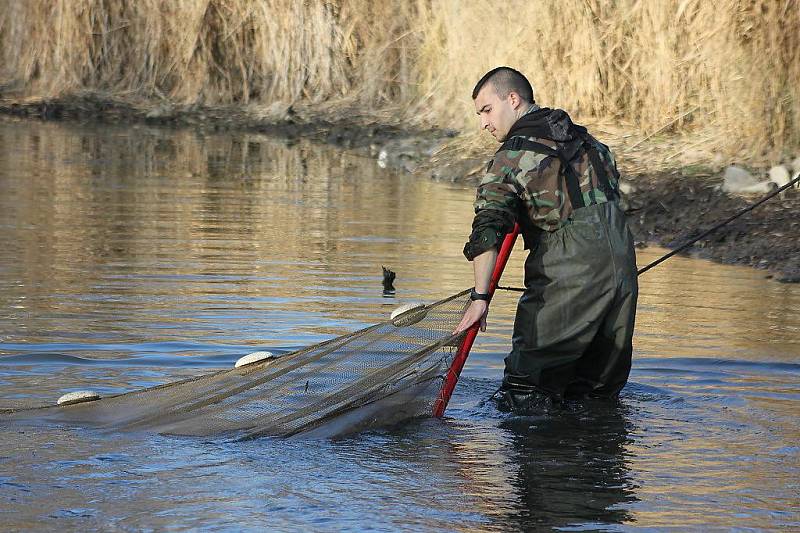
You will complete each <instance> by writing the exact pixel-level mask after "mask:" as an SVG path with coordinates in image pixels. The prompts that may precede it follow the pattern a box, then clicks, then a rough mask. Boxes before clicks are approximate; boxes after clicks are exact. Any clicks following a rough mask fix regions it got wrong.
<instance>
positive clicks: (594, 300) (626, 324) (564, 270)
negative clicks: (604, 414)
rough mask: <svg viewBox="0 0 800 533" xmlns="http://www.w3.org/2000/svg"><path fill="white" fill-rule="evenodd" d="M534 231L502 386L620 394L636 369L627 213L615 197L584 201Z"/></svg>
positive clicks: (516, 390)
mask: <svg viewBox="0 0 800 533" xmlns="http://www.w3.org/2000/svg"><path fill="white" fill-rule="evenodd" d="M535 239H536V246H535V248H533V249H532V250H531V252H530V254H529V255H528V258H527V260H526V261H525V292H524V293H523V295H522V297H521V298H520V300H519V305H518V307H517V315H516V319H515V322H514V337H513V341H512V349H511V354H510V355H509V356H508V357H506V360H505V362H506V370H505V377H504V379H503V389H504V390H505V391H506V392H507V393H509V394H510V395H511V396H512V397H513V396H515V395H518V394H521V395H522V396H525V395H527V394H531V393H535V392H543V393H546V394H547V395H548V396H551V397H556V398H559V399H569V398H581V397H600V398H614V397H616V396H617V395H618V394H619V391H620V390H621V389H622V387H623V386H624V385H625V383H626V381H627V380H628V374H629V373H630V369H631V354H632V351H633V348H632V338H633V326H634V319H635V317H636V299H637V296H638V291H639V289H638V284H637V274H636V254H635V252H634V247H633V239H632V237H631V234H630V231H629V230H628V227H627V224H626V223H625V215H624V214H623V213H622V211H621V210H620V208H619V207H618V206H617V204H616V203H613V202H607V203H602V204H596V205H591V206H587V207H583V208H581V209H578V210H576V211H575V212H574V213H573V217H572V220H571V222H570V223H568V224H566V225H565V226H563V227H562V228H560V229H558V230H556V231H554V232H542V233H541V234H540V235H538V236H536V237H535ZM510 399H511V398H510ZM511 403H512V405H513V404H515V403H517V402H514V401H513V400H512V402H511Z"/></svg>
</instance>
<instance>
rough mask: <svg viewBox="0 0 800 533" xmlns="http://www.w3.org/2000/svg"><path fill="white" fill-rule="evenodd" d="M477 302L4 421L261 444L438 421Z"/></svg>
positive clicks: (427, 309) (463, 297)
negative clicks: (469, 312)
mask: <svg viewBox="0 0 800 533" xmlns="http://www.w3.org/2000/svg"><path fill="white" fill-rule="evenodd" d="M469 301H470V300H469V291H463V292H460V293H458V294H455V295H453V296H451V297H449V298H446V299H443V300H440V301H438V302H436V303H433V304H430V305H421V306H418V307H415V308H412V309H410V310H408V311H406V312H403V313H401V314H399V315H398V316H396V317H394V318H392V319H391V320H388V321H385V322H381V323H379V324H375V325H373V326H370V327H367V328H365V329H362V330H359V331H356V332H354V333H351V334H349V335H344V336H342V337H338V338H335V339H331V340H329V341H326V342H322V343H320V344H316V345H313V346H310V347H307V348H304V349H302V350H298V351H296V352H292V353H290V354H286V355H283V356H281V357H278V358H274V359H267V360H264V361H261V362H256V363H252V364H249V365H245V366H240V367H238V368H233V369H230V370H222V371H218V372H214V373H211V374H206V375H203V376H199V377H194V378H190V379H186V380H183V381H178V382H175V383H169V384H166V385H160V386H157V387H152V388H148V389H143V390H139V391H133V392H128V393H124V394H119V395H116V396H109V397H106V398H102V399H99V400H95V401H91V402H86V403H78V404H74V405H55V406H48V407H39V408H33V409H17V410H15V409H6V410H4V414H3V418H9V419H18V420H19V419H28V420H31V419H35V420H50V421H57V422H65V423H76V424H81V425H90V426H98V427H104V428H113V429H115V430H146V431H156V432H159V433H168V434H178V435H198V436H203V435H217V434H223V433H236V434H238V435H239V436H241V437H242V438H252V437H259V436H292V435H298V434H304V435H319V436H333V435H337V434H342V433H347V432H352V431H357V430H361V429H363V428H366V427H371V426H377V425H388V424H393V423H397V422H399V421H401V420H405V419H409V418H414V417H420V416H430V415H431V414H432V413H433V410H434V405H435V404H436V402H437V398H439V397H440V396H441V395H442V394H443V383H444V381H445V375H446V374H447V372H448V369H449V368H450V365H451V363H452V361H453V358H454V356H455V354H456V351H457V348H458V345H459V343H460V342H461V341H462V339H463V337H464V334H459V335H453V333H452V332H453V330H454V329H455V327H456V325H458V323H459V321H460V320H461V317H462V316H463V313H464V310H465V308H466V306H467V305H468V304H469Z"/></svg>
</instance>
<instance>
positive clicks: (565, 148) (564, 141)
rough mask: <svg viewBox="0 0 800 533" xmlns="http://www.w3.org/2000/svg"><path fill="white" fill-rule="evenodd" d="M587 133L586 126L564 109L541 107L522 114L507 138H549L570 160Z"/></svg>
mask: <svg viewBox="0 0 800 533" xmlns="http://www.w3.org/2000/svg"><path fill="white" fill-rule="evenodd" d="M586 134H587V131H586V128H584V127H583V126H579V125H577V124H575V123H574V122H572V119H570V118H569V115H568V114H567V112H566V111H564V110H563V109H550V108H549V107H541V108H539V109H536V110H534V111H531V112H530V113H526V114H525V115H522V116H521V117H520V118H519V120H517V121H516V122H515V123H514V124H513V125H512V126H511V129H510V130H509V131H508V135H506V139H510V138H512V137H536V138H539V139H548V140H550V141H554V142H555V143H557V144H558V147H557V149H558V150H559V151H561V152H562V153H563V154H564V155H565V156H566V157H567V160H569V159H571V158H572V156H573V155H575V153H576V152H577V151H578V149H579V148H580V146H581V145H582V144H583V141H584V139H585V138H586V137H585V136H586Z"/></svg>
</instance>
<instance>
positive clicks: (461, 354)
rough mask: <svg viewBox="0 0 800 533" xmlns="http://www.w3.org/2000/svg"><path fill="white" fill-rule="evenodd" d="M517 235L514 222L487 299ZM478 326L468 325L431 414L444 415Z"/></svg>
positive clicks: (498, 281) (498, 279)
mask: <svg viewBox="0 0 800 533" xmlns="http://www.w3.org/2000/svg"><path fill="white" fill-rule="evenodd" d="M517 235H519V224H514V229H513V230H511V233H507V234H506V236H505V239H503V244H502V245H501V246H500V251H499V252H498V253H497V261H496V262H495V264H494V271H493V272H492V279H491V280H490V281H489V300H490V301H491V299H492V296H493V295H494V291H495V289H497V285H498V283H500V276H502V275H503V269H505V268H506V263H508V258H509V257H510V256H511V250H512V249H513V248H514V243H515V242H516V240H517ZM479 328H480V320H479V321H478V322H476V323H475V324H473V325H472V326H470V328H469V329H468V330H467V335H466V336H465V337H464V340H463V341H461V344H460V345H459V347H458V351H457V352H456V356H455V357H454V358H453V362H452V363H451V364H450V368H449V369H448V370H447V374H446V375H445V379H444V384H443V385H442V390H441V391H440V392H439V397H438V398H437V399H436V403H435V404H434V405H433V416H435V417H436V418H441V417H442V415H444V410H445V409H446V408H447V403H448V402H449V401H450V396H452V395H453V390H455V388H456V383H458V377H459V376H460V375H461V370H462V369H463V368H464V363H466V362H467V357H468V356H469V351H470V350H471V349H472V343H474V342H475V337H477V336H478V329H479Z"/></svg>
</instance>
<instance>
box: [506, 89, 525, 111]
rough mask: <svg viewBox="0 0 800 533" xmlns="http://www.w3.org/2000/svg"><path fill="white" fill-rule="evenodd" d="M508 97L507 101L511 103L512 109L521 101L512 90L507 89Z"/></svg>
mask: <svg viewBox="0 0 800 533" xmlns="http://www.w3.org/2000/svg"><path fill="white" fill-rule="evenodd" d="M508 98H509V100H508V102H509V103H510V104H511V107H512V108H513V109H516V108H518V107H519V104H520V103H521V102H522V99H521V98H520V97H519V95H518V94H517V93H515V92H514V91H509V93H508Z"/></svg>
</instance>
